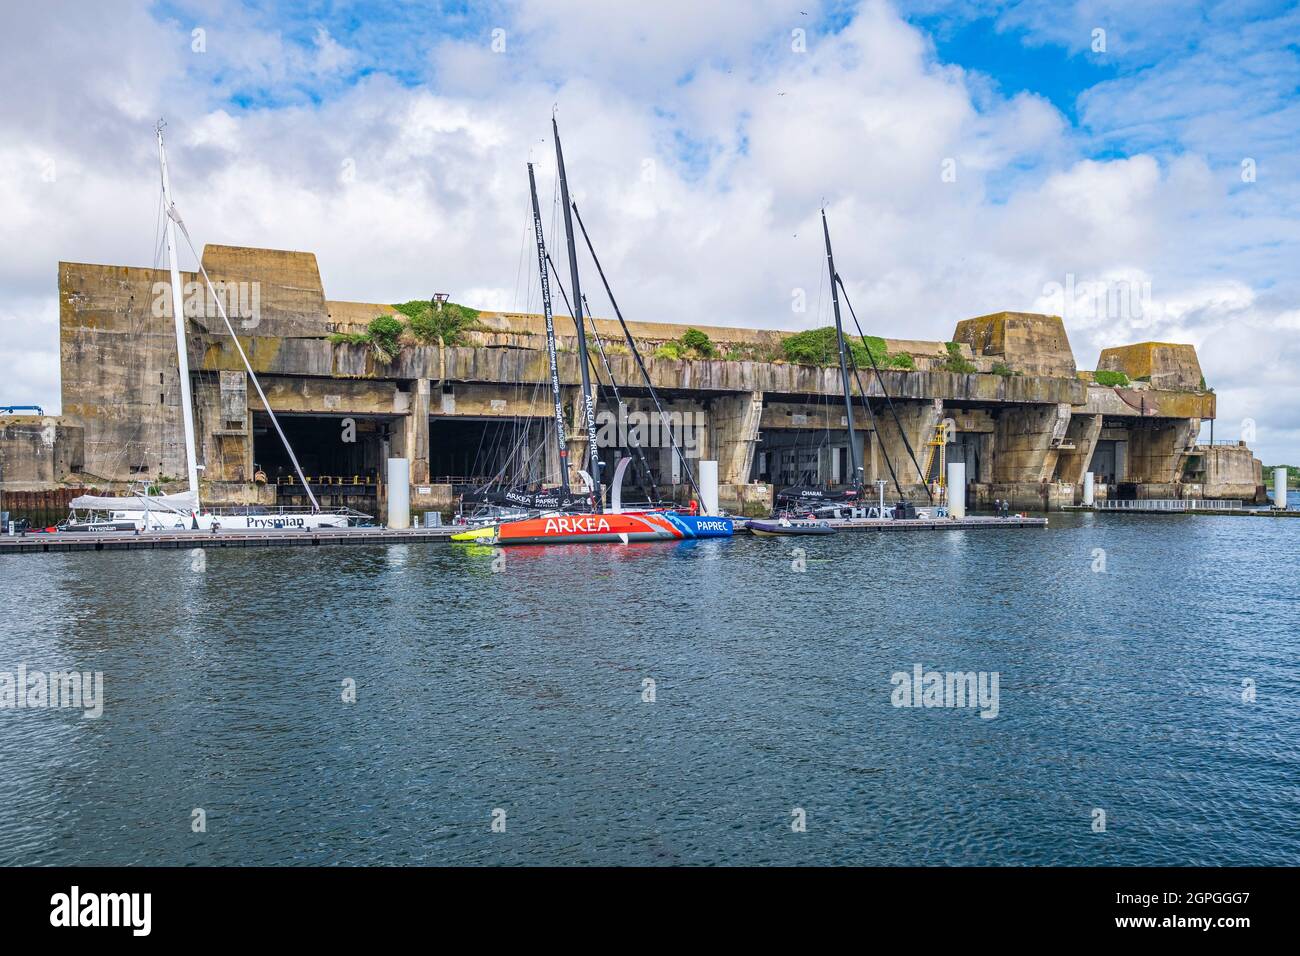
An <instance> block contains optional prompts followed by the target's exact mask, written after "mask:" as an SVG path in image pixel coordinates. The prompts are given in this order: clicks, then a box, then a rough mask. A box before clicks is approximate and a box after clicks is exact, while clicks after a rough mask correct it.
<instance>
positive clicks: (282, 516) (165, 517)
mask: <svg viewBox="0 0 1300 956" xmlns="http://www.w3.org/2000/svg"><path fill="white" fill-rule="evenodd" d="M163 126H164V124H163V123H162V122H161V121H159V123H158V126H157V127H156V129H155V132H156V133H157V136H158V165H159V169H160V171H161V174H162V193H163V209H164V210H165V211H166V213H167V226H166V245H167V263H168V267H169V270H170V272H171V287H172V318H173V319H174V322H175V326H176V360H177V364H178V366H179V368H180V385H181V418H182V421H183V424H184V428H185V465H186V475H187V478H188V482H189V490H188V491H184V492H181V493H179V494H171V495H150V494H148V493H141V494H137V495H130V496H107V495H82V496H81V497H78V498H74V499H73V500H72V501H71V502H70V507H71V508H72V514H71V515H70V516H69V519H68V521H66V522H65V523H64V524H63V525H62V526H61V527H62V529H63V530H65V531H131V530H135V531H169V530H190V531H263V530H283V529H294V528H301V529H313V528H346V527H349V526H350V525H354V524H358V523H360V522H362V521H364V520H368V519H369V515H365V514H362V513H361V512H359V511H354V510H352V509H350V508H336V509H333V510H329V511H322V510H321V507H320V503H319V502H317V500H316V496H315V495H314V494H312V490H311V486H310V485H308V484H307V479H306V478H305V477H304V476H303V473H302V467H301V466H300V465H299V464H298V457H297V456H296V455H295V454H294V453H293V448H291V447H290V445H289V440H288V438H286V437H285V434H284V430H283V429H281V428H280V422H279V420H278V419H277V418H276V417H275V412H274V411H272V410H271V403H270V402H269V401H267V398H266V393H265V392H263V391H262V385H261V383H260V382H259V381H258V380H257V374H256V373H255V372H254V371H253V367H252V365H251V364H250V363H249V361H248V356H247V355H246V354H245V353H244V348H243V346H242V345H241V344H240V342H239V337H238V336H237V335H235V330H234V327H233V326H232V325H231V324H230V317H229V316H228V315H227V314H226V307H225V304H224V297H223V296H220V295H217V294H216V292H215V290H214V289H213V287H212V280H211V279H209V278H208V272H207V269H205V268H204V267H203V259H202V257H200V256H199V254H198V251H197V250H196V249H195V248H194V243H193V241H191V239H190V235H189V231H188V230H187V229H186V228H185V223H184V221H183V220H182V219H181V217H180V213H178V212H177V211H176V206H175V204H174V203H173V202H172V198H171V184H170V182H169V180H168V177H167V151H166V149H165V148H164V147H163V133H162V131H163ZM177 226H179V227H180V230H181V233H182V235H184V236H185V242H186V244H187V245H188V246H189V248H190V252H191V253H192V254H193V255H194V258H195V259H196V260H198V263H199V274H200V275H201V276H202V277H203V281H204V283H205V284H206V286H207V290H208V295H209V296H210V297H211V301H213V302H215V303H216V306H217V310H218V312H219V313H220V315H221V319H222V321H223V322H224V323H225V326H226V331H227V332H228V333H229V334H230V337H231V340H232V341H234V343H235V350H236V351H237V352H238V353H239V358H240V360H241V361H242V362H243V363H244V368H245V369H246V370H247V372H248V375H249V378H250V379H251V380H252V382H253V387H254V388H256V389H257V394H258V397H260V398H261V400H262V406H263V407H264V408H265V409H266V413H267V415H268V416H270V419H271V423H272V424H273V425H274V426H275V430H276V432H277V433H278V434H279V436H280V440H281V441H282V442H284V447H285V450H286V451H287V452H288V453H289V460H290V461H291V462H293V467H294V470H295V471H296V472H297V474H298V480H299V481H300V482H302V486H303V488H304V489H305V490H306V492H307V497H308V499H309V500H310V501H311V508H310V509H306V508H304V509H291V508H285V507H277V508H273V509H267V508H254V507H249V508H234V509H225V510H214V509H211V508H204V507H203V505H202V502H201V501H200V500H199V463H198V450H197V443H196V441H195V437H194V405H193V399H192V398H191V395H190V365H189V352H188V350H187V348H186V344H185V309H184V298H183V296H182V286H181V272H180V265H179V261H178V254H177V247H176V227H177Z"/></svg>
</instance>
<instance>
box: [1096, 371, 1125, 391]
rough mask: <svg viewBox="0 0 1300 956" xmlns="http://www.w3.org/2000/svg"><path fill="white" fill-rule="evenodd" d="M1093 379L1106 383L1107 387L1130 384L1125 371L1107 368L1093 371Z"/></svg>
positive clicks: (1119, 386) (1100, 383)
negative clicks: (1114, 370) (1113, 370)
mask: <svg viewBox="0 0 1300 956" xmlns="http://www.w3.org/2000/svg"><path fill="white" fill-rule="evenodd" d="M1092 380H1093V381H1094V382H1096V383H1097V384H1098V385H1105V386H1106V387H1107V388H1124V387H1125V386H1127V385H1128V384H1129V381H1128V376H1127V375H1125V374H1124V373H1123V372H1112V371H1108V370H1107V369H1098V370H1097V371H1095V372H1093V373H1092Z"/></svg>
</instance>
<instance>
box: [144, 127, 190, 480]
mask: <svg viewBox="0 0 1300 956" xmlns="http://www.w3.org/2000/svg"><path fill="white" fill-rule="evenodd" d="M154 131H155V132H156V133H157V134H158V165H159V167H160V168H161V169H162V191H163V209H164V210H165V212H166V213H167V264H168V266H170V267H171V273H172V318H173V319H174V320H175V323H176V360H177V364H178V365H179V366H180V380H181V418H182V420H183V421H184V423H185V468H186V472H187V474H188V477H189V482H190V492H191V493H192V494H193V495H194V498H195V501H196V502H197V500H198V496H199V459H198V452H197V450H196V448H195V442H194V404H193V402H192V401H191V399H190V356H189V349H188V347H187V346H186V344H185V299H184V296H183V295H182V290H181V270H180V266H179V265H178V264H177V261H176V259H177V255H176V220H175V207H174V206H173V205H172V193H171V185H170V183H169V182H168V181H167V152H166V150H164V149H163V134H162V131H163V124H162V122H161V121H159V123H158V126H157V128H156V129H155V130H154Z"/></svg>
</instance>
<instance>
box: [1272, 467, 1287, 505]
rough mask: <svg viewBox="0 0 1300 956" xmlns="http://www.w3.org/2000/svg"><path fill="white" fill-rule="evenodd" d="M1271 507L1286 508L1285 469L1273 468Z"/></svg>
mask: <svg viewBox="0 0 1300 956" xmlns="http://www.w3.org/2000/svg"><path fill="white" fill-rule="evenodd" d="M1273 507H1274V508H1278V509H1280V510H1282V511H1285V510H1286V469H1285V468H1274V469H1273Z"/></svg>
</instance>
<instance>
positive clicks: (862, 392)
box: [849, 349, 906, 518]
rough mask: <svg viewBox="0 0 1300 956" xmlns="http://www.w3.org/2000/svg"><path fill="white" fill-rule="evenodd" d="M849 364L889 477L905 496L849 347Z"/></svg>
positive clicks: (901, 496)
mask: <svg viewBox="0 0 1300 956" xmlns="http://www.w3.org/2000/svg"><path fill="white" fill-rule="evenodd" d="M849 364H850V365H852V366H853V380H854V381H856V382H857V383H858V395H859V397H861V399H862V404H863V405H865V406H866V408H867V415H868V416H869V417H870V418H871V433H872V439H873V440H874V441H875V442H876V444H878V445H879V446H880V454H881V456H882V457H883V458H884V459H885V467H886V468H888V469H889V477H890V478H892V479H894V487H895V488H897V489H898V496H899V497H900V498H904V497H906V495H904V494H903V486H902V485H901V484H900V483H899V481H898V475H897V474H895V472H894V463H893V461H891V460H890V457H889V452H888V451H886V450H885V443H884V442H882V441H881V440H880V424H879V422H878V421H877V420H876V412H875V409H873V408H872V407H871V400H870V399H869V398H867V389H866V387H865V386H864V385H863V384H862V377H861V376H860V375H859V374H858V360H857V359H856V358H854V356H853V350H852V349H849ZM873 477H874V475H873ZM881 517H882V518H883V517H884V515H881Z"/></svg>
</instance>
